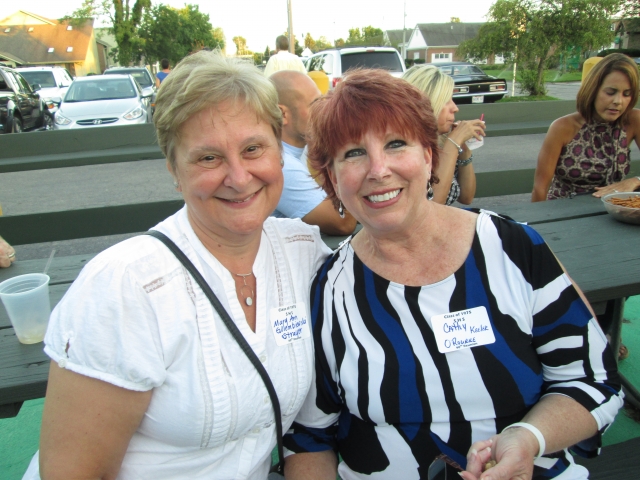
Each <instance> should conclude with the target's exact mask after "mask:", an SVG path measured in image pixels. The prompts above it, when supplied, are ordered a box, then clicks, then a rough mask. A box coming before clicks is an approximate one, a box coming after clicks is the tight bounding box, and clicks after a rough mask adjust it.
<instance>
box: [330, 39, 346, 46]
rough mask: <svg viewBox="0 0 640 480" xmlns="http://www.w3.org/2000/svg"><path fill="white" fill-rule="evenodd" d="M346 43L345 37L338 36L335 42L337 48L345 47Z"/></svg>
mask: <svg viewBox="0 0 640 480" xmlns="http://www.w3.org/2000/svg"><path fill="white" fill-rule="evenodd" d="M344 44H345V42H344V39H343V38H338V39H337V40H336V41H334V42H333V45H334V46H335V47H336V48H340V47H344Z"/></svg>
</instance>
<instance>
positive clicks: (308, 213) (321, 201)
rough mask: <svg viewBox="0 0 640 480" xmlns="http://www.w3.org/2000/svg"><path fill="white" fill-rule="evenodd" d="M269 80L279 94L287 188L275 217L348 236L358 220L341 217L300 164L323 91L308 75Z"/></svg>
mask: <svg viewBox="0 0 640 480" xmlns="http://www.w3.org/2000/svg"><path fill="white" fill-rule="evenodd" d="M270 80H271V81H272V82H273V84H274V85H275V87H276V90H277V92H278V105H279V106H280V110H281V111H282V123H283V126H282V149H283V152H282V153H283V159H284V166H283V174H284V188H283V190H282V196H281V197H280V202H279V203H278V206H277V207H276V211H275V212H274V213H273V216H275V217H287V218H301V219H302V221H303V222H305V223H308V224H310V225H317V226H319V227H320V231H321V232H322V233H326V234H329V235H348V234H350V233H352V232H353V230H354V228H355V226H356V220H355V219H354V218H353V217H352V216H351V215H350V214H349V213H348V212H345V215H344V218H343V217H340V215H339V214H338V212H337V210H336V209H335V207H334V206H333V203H332V202H331V201H330V200H327V198H326V194H325V193H324V191H323V190H322V189H321V188H320V187H319V186H318V184H317V183H316V182H315V180H314V179H313V178H312V177H311V175H310V173H309V169H308V168H307V164H306V157H305V161H301V157H302V155H303V151H304V148H305V146H306V144H307V140H306V130H307V122H308V120H309V107H310V106H311V104H312V103H313V102H314V101H315V100H316V99H317V98H318V97H319V96H320V90H318V87H317V86H316V84H315V83H314V82H313V80H311V79H310V78H309V77H308V76H307V75H306V74H304V73H300V72H294V71H290V70H284V71H280V72H276V73H274V74H273V75H272V76H271V77H270Z"/></svg>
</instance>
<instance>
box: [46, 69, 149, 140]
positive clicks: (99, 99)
mask: <svg viewBox="0 0 640 480" xmlns="http://www.w3.org/2000/svg"><path fill="white" fill-rule="evenodd" d="M150 96H151V92H150V91H145V92H144V93H143V91H142V89H141V88H140V85H138V82H136V81H135V80H134V79H133V77H132V76H131V75H93V76H90V77H82V78H76V79H75V80H74V81H73V83H72V84H71V87H69V90H68V91H67V94H66V95H65V97H64V99H63V101H62V103H61V104H60V108H59V109H58V111H57V112H56V115H55V124H54V130H67V129H70V128H83V127H100V126H107V125H108V126H111V125H133V124H138V123H150V122H151V105H150V102H149V98H150Z"/></svg>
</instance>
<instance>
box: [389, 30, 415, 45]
mask: <svg viewBox="0 0 640 480" xmlns="http://www.w3.org/2000/svg"><path fill="white" fill-rule="evenodd" d="M404 31H405V34H404V41H405V43H407V44H408V43H409V39H410V38H411V33H412V32H413V29H412V28H405V29H404ZM385 33H386V34H387V38H388V39H389V43H391V45H400V44H402V29H400V30H386V32H385Z"/></svg>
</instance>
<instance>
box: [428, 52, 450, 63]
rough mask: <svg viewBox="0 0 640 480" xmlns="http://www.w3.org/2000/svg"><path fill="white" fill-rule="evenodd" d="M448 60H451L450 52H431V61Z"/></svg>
mask: <svg viewBox="0 0 640 480" xmlns="http://www.w3.org/2000/svg"><path fill="white" fill-rule="evenodd" d="M450 61H451V54H450V53H432V54H431V62H432V63H438V62H450Z"/></svg>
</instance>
